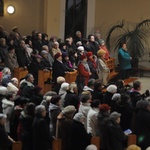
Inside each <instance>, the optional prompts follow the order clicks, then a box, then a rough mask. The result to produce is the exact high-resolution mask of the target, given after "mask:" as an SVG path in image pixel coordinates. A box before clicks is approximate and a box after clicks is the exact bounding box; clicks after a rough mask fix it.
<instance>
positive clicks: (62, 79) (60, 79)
mask: <svg viewBox="0 0 150 150" xmlns="http://www.w3.org/2000/svg"><path fill="white" fill-rule="evenodd" d="M63 82H65V78H64V77H62V76H59V77H57V83H58V84H61V83H63Z"/></svg>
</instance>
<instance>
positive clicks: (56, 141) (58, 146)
mask: <svg viewBox="0 0 150 150" xmlns="http://www.w3.org/2000/svg"><path fill="white" fill-rule="evenodd" d="M61 145H62V144H61V139H54V140H53V143H52V149H53V150H61V149H62V148H61Z"/></svg>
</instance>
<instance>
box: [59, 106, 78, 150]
mask: <svg viewBox="0 0 150 150" xmlns="http://www.w3.org/2000/svg"><path fill="white" fill-rule="evenodd" d="M75 112H76V109H75V107H74V106H73V105H69V106H66V107H65V108H64V109H63V110H62V111H61V113H60V114H59V115H58V117H57V128H56V138H59V139H61V140H62V150H70V149H69V147H68V144H69V143H68V141H69V130H70V126H71V125H72V123H73V115H74V113H75Z"/></svg>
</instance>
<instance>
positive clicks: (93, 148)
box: [85, 144, 97, 150]
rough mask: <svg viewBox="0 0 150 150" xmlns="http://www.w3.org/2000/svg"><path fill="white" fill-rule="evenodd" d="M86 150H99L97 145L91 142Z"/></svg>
mask: <svg viewBox="0 0 150 150" xmlns="http://www.w3.org/2000/svg"><path fill="white" fill-rule="evenodd" d="M85 150H97V147H96V146H95V145H94V144H91V145H89V146H87V147H86V149H85Z"/></svg>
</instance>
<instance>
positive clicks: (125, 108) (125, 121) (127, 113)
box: [115, 102, 133, 131]
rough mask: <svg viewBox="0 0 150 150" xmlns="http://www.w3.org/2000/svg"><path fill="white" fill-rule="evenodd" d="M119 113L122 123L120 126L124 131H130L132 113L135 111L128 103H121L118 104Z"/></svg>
mask: <svg viewBox="0 0 150 150" xmlns="http://www.w3.org/2000/svg"><path fill="white" fill-rule="evenodd" d="M115 111H117V112H118V113H121V117H120V119H121V121H120V126H121V128H122V130H123V131H125V130H127V129H130V125H131V118H132V113H133V110H132V109H131V106H130V104H129V103H128V102H126V103H123V102H122V103H121V102H119V103H118V104H117V107H116V110H115Z"/></svg>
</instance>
